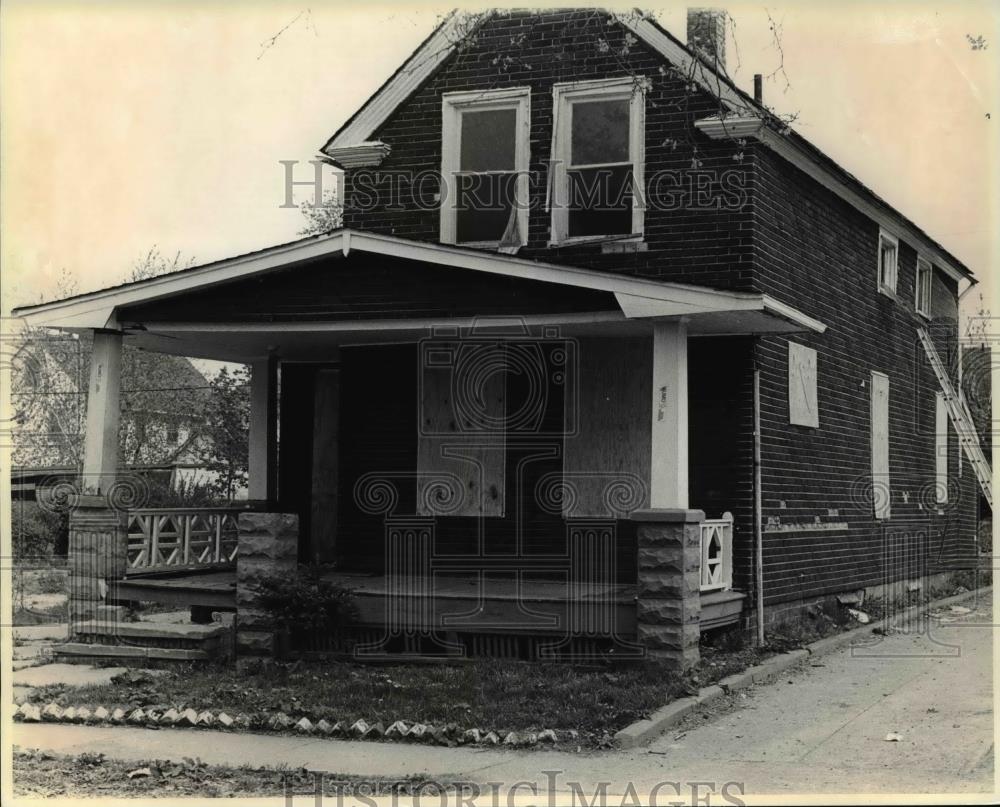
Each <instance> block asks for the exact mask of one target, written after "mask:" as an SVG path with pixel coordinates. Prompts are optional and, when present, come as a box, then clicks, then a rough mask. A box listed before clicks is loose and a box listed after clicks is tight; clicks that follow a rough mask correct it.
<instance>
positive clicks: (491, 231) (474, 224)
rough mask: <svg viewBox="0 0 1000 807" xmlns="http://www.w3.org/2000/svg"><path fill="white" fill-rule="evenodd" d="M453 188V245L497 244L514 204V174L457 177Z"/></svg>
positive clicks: (515, 179)
mask: <svg viewBox="0 0 1000 807" xmlns="http://www.w3.org/2000/svg"><path fill="white" fill-rule="evenodd" d="M456 185H457V188H458V199H457V207H458V210H457V211H456V217H457V218H456V240H457V242H458V243H459V244H462V243H466V244H467V243H470V242H474V241H499V240H500V237H501V236H502V235H503V232H504V230H505V229H507V222H508V221H509V220H510V212H511V208H512V207H513V206H514V202H515V201H516V197H517V174H472V175H469V174H461V175H459V176H457V177H456Z"/></svg>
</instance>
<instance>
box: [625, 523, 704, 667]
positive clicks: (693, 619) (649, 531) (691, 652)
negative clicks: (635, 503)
mask: <svg viewBox="0 0 1000 807" xmlns="http://www.w3.org/2000/svg"><path fill="white" fill-rule="evenodd" d="M631 518H632V520H633V521H635V522H637V524H636V542H637V559H638V567H639V569H638V580H637V582H638V587H637V602H636V608H637V612H636V622H637V634H638V640H639V643H640V644H641V645H642V646H643V647H644V648H645V649H646V653H647V656H648V657H649V658H650V659H651V660H654V661H658V662H661V663H662V664H664V665H665V666H667V667H668V668H669V669H671V670H673V671H675V672H678V673H683V672H686V671H687V670H690V669H691V668H692V667H694V666H695V665H696V664H697V663H698V661H699V658H700V655H699V651H698V639H699V637H700V633H701V628H700V624H699V623H700V618H701V522H702V521H704V520H705V514H704V512H702V511H701V510H686V509H684V510H680V509H676V510H668V509H650V510H638V511H636V512H634V513H632V516H631Z"/></svg>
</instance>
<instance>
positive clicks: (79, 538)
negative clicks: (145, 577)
mask: <svg viewBox="0 0 1000 807" xmlns="http://www.w3.org/2000/svg"><path fill="white" fill-rule="evenodd" d="M126 518H127V514H126V513H125V512H124V511H122V510H116V509H113V508H111V507H109V506H108V502H107V499H106V498H105V497H104V496H81V497H80V498H79V500H78V501H77V502H76V506H75V507H74V509H73V510H72V512H71V513H70V518H69V558H68V566H69V627H70V635H73V634H74V633H75V626H77V625H79V624H80V623H81V622H88V621H91V620H95V619H109V620H111V619H115V618H116V615H117V613H118V609H115V608H107V607H105V606H106V603H107V600H108V599H113V597H114V591H113V586H114V581H115V580H118V579H120V578H121V577H122V576H124V574H125V570H126V569H127V568H128V554H127V553H128V532H127V523H126Z"/></svg>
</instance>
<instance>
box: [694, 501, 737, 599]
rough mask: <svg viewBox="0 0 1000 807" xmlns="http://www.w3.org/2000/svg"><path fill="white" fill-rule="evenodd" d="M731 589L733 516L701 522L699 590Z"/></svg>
mask: <svg viewBox="0 0 1000 807" xmlns="http://www.w3.org/2000/svg"><path fill="white" fill-rule="evenodd" d="M732 587H733V514H732V513H724V514H723V516H722V518H717V519H708V520H705V521H703V522H701V590H702V591H728V590H729V589H731V588H732Z"/></svg>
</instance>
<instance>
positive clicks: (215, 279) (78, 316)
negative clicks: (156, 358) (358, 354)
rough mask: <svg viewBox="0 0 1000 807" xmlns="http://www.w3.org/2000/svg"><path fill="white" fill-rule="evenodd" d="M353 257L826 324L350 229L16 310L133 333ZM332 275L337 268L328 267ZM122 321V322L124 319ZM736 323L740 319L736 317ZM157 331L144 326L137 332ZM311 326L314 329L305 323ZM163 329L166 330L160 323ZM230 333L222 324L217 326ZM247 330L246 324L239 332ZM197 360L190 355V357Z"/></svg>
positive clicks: (699, 291)
mask: <svg viewBox="0 0 1000 807" xmlns="http://www.w3.org/2000/svg"><path fill="white" fill-rule="evenodd" d="M352 253H370V254H373V255H378V256H385V257H391V258H399V259H403V260H408V261H412V262H414V263H415V264H416V265H418V266H419V264H426V265H433V266H440V267H450V268H453V269H458V270H464V271H469V272H484V273H487V274H493V275H502V276H505V277H510V278H520V279H522V280H526V281H535V282H538V283H545V284H556V285H561V286H569V287H574V288H578V289H591V290H595V291H602V292H606V293H609V294H610V295H612V296H613V300H614V303H613V305H616V306H617V311H608V312H605V313H607V314H610V315H611V316H612V318H613V319H614V320H615V321H624V320H644V319H647V318H654V317H677V316H692V317H701V318H704V317H710V318H713V319H717V320H720V321H721V322H725V321H726V317H728V316H733V315H739V314H742V315H744V316H745V317H749V318H750V320H752V321H753V322H754V323H755V325H754V327H758V326H759V327H761V328H764V329H768V331H769V332H774V331H776V330H777V331H781V332H795V331H814V332H817V333H822V332H823V331H824V330H825V328H826V326H825V325H824V324H823V323H822V322H819V321H818V320H816V319H814V318H812V317H809V316H807V315H806V314H804V313H802V312H801V311H799V310H797V309H795V308H794V307H792V306H790V305H787V304H784V303H782V302H780V301H778V300H776V299H774V298H773V297H771V296H770V295H767V294H762V293H759V292H738V291H720V290H717V289H710V288H705V287H702V286H692V285H687V284H683V283H670V282H663V281H658V280H646V279H642V278H637V277H629V276H625V275H620V274H614V273H609V272H602V271H599V270H596V269H586V268H579V267H574V266H566V265H563V264H551V263H545V262H542V261H533V260H526V259H524V258H516V257H513V256H510V255H501V254H496V253H491V252H483V251H481V250H476V249H470V248H462V247H451V246H445V245H441V244H435V243H428V242H422V241H412V240H409V239H405V238H398V237H396V236H388V235H377V234H375V233H368V232H359V231H354V230H349V229H340V230H335V231H333V232H331V233H327V234H324V235H319V236H309V237H307V238H303V239H300V240H298V241H294V242H291V243H288V244H281V245H279V246H276V247H271V248H269V249H265V250H259V251H257V252H251V253H248V254H246V255H241V256H238V257H235V258H228V259H225V260H222V261H216V262H214V263H209V264H205V265H203V266H194V267H190V268H187V269H181V270H179V271H177V272H172V273H170V274H167V275H159V276H157V277H152V278H148V279H145V280H139V281H135V282H132V283H125V284H122V285H119V286H114V287H112V288H108V289H102V290H100V291H94V292H89V293H87V294H79V295H76V296H74V297H69V298H66V299H64V300H57V301H54V302H51V303H43V304H40V305H33V306H26V307H22V308H18V309H15V310H14V312H13V313H14V315H15V316H20V317H23V318H24V319H25V320H26V321H27V323H28V324H29V325H32V326H41V327H49V328H60V329H63V330H69V331H74V330H89V329H94V328H122V327H125V328H130V327H131V323H130V322H129V321H128V313H127V312H128V311H129V310H132V307H134V306H136V305H138V304H140V303H146V302H152V301H159V300H166V299H169V298H172V297H177V296H179V295H183V294H187V293H192V292H197V291H198V290H202V289H210V288H213V287H216V286H218V285H220V284H222V283H229V282H231V281H235V280H239V279H243V278H250V277H256V276H261V275H263V274H265V273H269V272H276V271H282V270H287V269H292V268H295V267H300V266H304V265H308V264H310V263H312V262H315V261H316V260H317V259H321V258H332V259H334V260H340V259H346V258H348V256H349V255H351V254H352ZM330 271H331V272H336V271H337V265H336V264H331V266H330ZM123 311H124V312H125V313H124V314H122V319H123V320H124V321H119V313H120V312H123ZM737 319H739V317H738V316H737ZM427 324H428V323H422V324H421V323H420V322H418V321H417V320H407V321H405V322H401V323H396V324H393V322H392V321H386V320H380V321H379V322H378V323H377V327H378V329H380V330H382V331H387V330H391V329H392V328H394V327H407V328H413V327H426V326H427ZM147 325H148V326H149V328H148V330H153V329H154V325H153V324H152V323H148V322H146V323H145V324H142V321H141V317H140V329H141V330H147V328H146V327H145V326H147ZM307 326H308V327H310V328H315V327H317V326H316V325H315V324H307ZM157 327H159V329H160V330H163V329H164V328H166V327H167V326H166V325H159V326H157ZM219 327H225V323H222V324H221V325H219ZM239 327H241V328H242V327H244V326H242V325H241V326H239ZM268 327H269V328H270V329H271V330H284V331H288V330H290V329H293V327H294V325H293V324H288V323H284V322H277V323H271V324H270V325H269V326H268ZM338 327H340V328H341V329H352V328H353V329H357V328H370V327H371V326H370V324H366V323H365V322H359V323H353V324H352V323H339V324H338ZM192 355H193V354H192Z"/></svg>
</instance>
